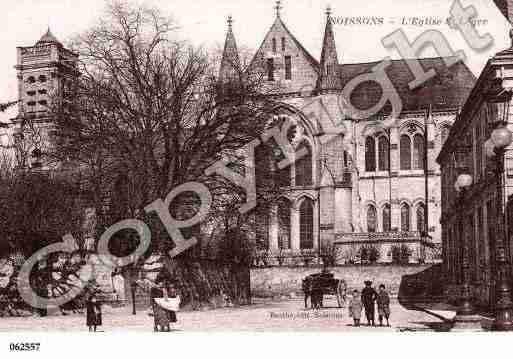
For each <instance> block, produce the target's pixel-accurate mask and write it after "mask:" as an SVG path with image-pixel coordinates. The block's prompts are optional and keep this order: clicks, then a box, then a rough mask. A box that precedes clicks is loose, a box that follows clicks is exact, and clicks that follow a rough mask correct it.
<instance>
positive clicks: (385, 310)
mask: <svg viewBox="0 0 513 359" xmlns="http://www.w3.org/2000/svg"><path fill="white" fill-rule="evenodd" d="M376 301H377V303H378V319H379V326H380V327H382V326H383V317H385V319H386V320H387V327H389V326H390V324H389V322H388V318H390V297H389V296H388V293H387V292H386V290H385V285H384V284H381V285H380V286H379V292H378V296H377V300H376Z"/></svg>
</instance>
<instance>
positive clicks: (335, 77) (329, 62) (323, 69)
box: [317, 7, 342, 93]
mask: <svg viewBox="0 0 513 359" xmlns="http://www.w3.org/2000/svg"><path fill="white" fill-rule="evenodd" d="M330 16H331V8H330V7H328V8H327V9H326V29H325V30H324V40H323V42H322V52H321V62H320V66H319V68H320V71H319V72H320V73H319V78H318V80H317V91H319V92H321V93H322V92H325V91H336V90H339V91H340V90H342V83H341V80H340V75H339V65H338V56H337V47H336V45H335V35H334V34H333V25H332V23H331V18H330Z"/></svg>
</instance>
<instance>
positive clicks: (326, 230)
mask: <svg viewBox="0 0 513 359" xmlns="http://www.w3.org/2000/svg"><path fill="white" fill-rule="evenodd" d="M228 27H229V28H228V32H227V36H226V42H225V46H224V54H223V60H222V63H221V69H220V77H223V76H229V71H230V66H229V64H230V63H231V64H234V63H239V58H238V52H237V46H236V39H235V35H234V31H233V29H232V21H231V18H230V19H229V26H228ZM320 45H321V46H322V52H321V53H322V54H321V59H320V61H318V60H317V59H315V58H314V57H313V56H312V55H310V53H309V52H308V51H307V50H306V49H305V48H304V47H303V45H301V43H300V42H299V41H298V40H297V39H296V38H295V37H294V35H293V34H292V32H291V31H290V30H289V29H288V28H287V26H286V24H285V22H284V21H283V19H282V16H281V13H280V7H279V3H278V6H277V11H276V18H275V20H274V23H273V24H272V26H271V28H270V30H269V31H268V33H267V35H266V36H265V38H264V40H263V42H262V44H261V46H260V48H259V49H258V50H257V52H256V54H255V56H254V58H253V60H252V63H251V65H250V67H251V66H253V65H255V64H257V63H258V64H259V67H260V69H261V71H263V73H262V76H264V77H265V81H267V83H268V84H269V86H275V87H276V88H278V89H279V90H278V91H277V92H276V94H275V96H276V97H277V98H278V99H279V101H280V103H281V107H280V113H281V115H280V116H283V117H284V118H287V119H289V120H290V121H291V122H292V123H294V125H296V126H297V127H298V128H299V129H300V130H299V131H297V134H296V136H295V138H294V140H293V143H294V145H295V146H296V149H302V150H306V152H305V153H306V155H305V156H303V157H301V159H299V160H298V161H296V162H295V163H294V164H292V165H291V166H290V167H288V169H286V170H285V172H284V173H285V174H284V176H285V177H286V184H285V186H284V194H283V199H282V200H280V201H279V203H278V204H277V205H276V206H275V208H274V210H273V211H270V212H269V214H268V216H266V218H260V219H259V220H260V230H259V231H257V232H258V234H257V244H258V248H259V257H260V258H263V261H264V262H265V264H277V263H279V264H300V263H305V261H309V260H314V261H315V260H316V259H318V258H321V257H323V258H328V257H330V258H331V262H332V263H336V264H344V263H360V262H401V263H423V262H433V261H437V260H440V259H441V256H440V254H441V250H440V243H441V227H440V223H439V221H440V215H441V203H440V200H441V194H440V168H439V165H438V164H437V163H436V157H437V155H438V153H439V151H440V149H441V147H442V145H443V143H444V141H445V139H446V138H447V136H448V133H449V129H450V127H451V125H452V123H453V121H454V119H455V118H456V115H457V113H458V110H459V107H460V106H461V105H462V104H463V103H464V101H465V99H466V98H467V96H468V94H469V92H470V91H471V89H472V87H473V85H474V83H475V77H474V75H473V74H472V73H471V71H470V70H469V69H468V68H467V66H466V65H465V64H464V63H463V62H456V63H455V64H453V65H451V66H447V65H446V64H447V63H448V62H449V61H447V59H446V58H425V59H418V61H419V62H420V64H421V66H422V67H423V68H424V69H425V70H426V71H427V70H429V69H434V70H435V71H436V74H437V75H436V76H435V77H433V78H432V79H430V80H429V81H427V82H426V83H424V84H422V85H421V86H419V87H417V88H414V89H413V90H410V88H409V87H408V84H409V82H410V81H413V79H414V76H413V74H412V72H411V71H410V70H409V66H408V61H405V60H391V61H390V63H389V64H388V66H387V67H386V69H385V71H386V74H387V76H388V78H389V80H390V81H391V83H392V84H393V86H394V88H395V90H396V91H397V93H398V94H399V96H400V99H401V102H402V111H401V113H400V115H398V116H394V117H393V118H392V116H391V115H390V111H389V110H387V106H384V107H383V109H381V110H379V111H377V112H376V114H374V115H371V116H369V117H368V118H363V119H355V118H352V117H351V115H350V114H349V115H348V112H347V111H346V109H345V106H344V102H343V101H341V94H342V93H343V89H344V88H345V87H346V86H348V84H350V83H351V81H352V80H353V79H355V78H356V77H357V76H360V75H362V74H366V73H370V72H371V71H372V69H373V68H374V67H375V66H377V65H379V62H373V63H354V64H346V63H343V62H342V63H339V58H338V52H337V47H336V45H335V35H334V31H333V24H332V22H331V21H330V12H329V11H328V12H327V18H326V28H325V33H324V40H323V43H322V44H320ZM385 91H386V90H385ZM382 97H383V90H381V88H380V87H379V84H377V83H374V82H371V81H364V82H362V83H361V84H359V85H358V86H356V87H354V89H353V91H352V93H351V96H350V100H351V105H352V106H354V107H356V108H358V109H367V108H370V107H373V106H376V105H377V104H378V103H380V101H382ZM283 218H285V220H284V221H283V220H282V219H283Z"/></svg>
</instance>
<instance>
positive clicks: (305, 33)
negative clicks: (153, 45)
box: [0, 0, 510, 119]
mask: <svg viewBox="0 0 513 359" xmlns="http://www.w3.org/2000/svg"><path fill="white" fill-rule="evenodd" d="M134 2H136V0H134ZM137 2H141V1H137ZM147 2H148V3H150V4H152V5H156V6H158V7H160V8H161V9H162V10H163V11H164V13H167V14H169V15H172V16H173V17H174V18H175V19H176V20H177V21H178V22H179V23H180V24H181V25H182V26H183V28H182V35H183V36H185V37H187V38H189V39H190V40H191V41H193V42H194V43H195V44H197V45H204V46H206V47H210V46H215V45H218V44H220V43H222V42H223V40H224V37H225V32H226V17H227V15H229V14H231V15H232V16H233V18H234V20H235V22H234V25H233V29H234V33H235V36H236V39H237V42H238V45H239V47H242V46H244V47H248V48H251V49H255V50H256V49H257V48H258V46H260V43H261V42H262V40H263V38H264V36H265V34H266V32H267V31H268V30H269V28H270V26H271V24H272V23H273V21H274V18H275V10H274V6H275V1H274V0H258V1H255V0H252V1H249V0H215V1H213V0H161V1H155V0H153V1H147ZM282 4H283V9H282V12H281V13H282V19H283V20H284V22H285V24H286V25H287V26H288V28H289V30H290V31H291V32H292V33H293V34H294V35H295V36H296V37H297V39H298V40H299V41H300V42H301V43H302V44H303V45H304V46H305V48H306V49H307V50H308V51H309V52H310V53H311V54H312V55H313V56H314V57H316V58H319V55H320V50H321V42H322V36H323V30H324V26H325V20H326V15H325V9H326V6H327V5H328V4H330V5H331V7H332V8H333V14H332V16H334V17H358V16H360V17H363V16H375V17H384V18H385V24H384V25H382V26H370V25H342V24H339V25H335V27H334V31H335V37H336V42H337V49H338V54H339V61H340V62H341V63H344V62H345V63H354V62H369V61H377V60H381V59H383V58H384V57H385V56H391V57H392V58H399V55H398V54H397V53H395V52H393V51H390V50H387V49H385V48H384V47H383V45H382V44H381V42H380V40H381V38H382V37H383V36H386V35H387V34H389V33H391V32H393V31H394V30H396V29H397V28H399V27H401V28H402V29H403V30H404V31H405V32H406V34H407V36H408V37H409V39H410V40H413V39H414V38H415V37H416V36H417V35H419V34H420V33H422V32H423V31H425V30H428V29H430V28H434V29H437V30H440V31H442V33H444V35H445V36H446V37H447V39H448V40H449V42H450V44H451V46H452V47H453V49H455V50H458V49H463V50H464V51H465V52H466V54H467V65H468V66H469V67H470V68H471V70H472V71H473V72H474V74H475V75H476V76H478V75H479V74H480V72H481V70H482V68H483V66H484V65H485V63H486V61H487V60H488V58H490V57H491V56H493V55H494V54H495V53H496V52H498V51H501V50H503V49H505V48H507V47H509V45H510V40H509V37H508V33H509V24H508V23H507V21H506V19H505V18H504V17H503V16H502V15H501V14H500V13H499V11H498V10H497V8H496V7H495V6H494V5H493V2H492V0H462V4H463V5H464V6H468V5H474V6H475V7H476V10H477V11H478V18H480V19H484V20H487V21H488V23H487V24H486V25H484V26H479V27H478V29H479V31H480V33H485V32H489V33H490V34H491V35H492V36H493V39H494V45H493V47H492V48H490V49H489V50H487V51H486V52H483V53H476V52H475V51H473V50H471V49H470V47H469V46H468V45H466V43H465V42H464V40H463V38H462V36H461V34H460V33H459V32H457V31H455V30H452V29H450V28H449V27H448V26H447V25H442V26H434V27H426V26H424V27H417V26H412V25H408V26H401V25H400V21H401V18H402V17H407V18H409V17H421V16H423V17H426V16H432V17H434V18H439V19H446V18H447V17H449V10H450V7H451V4H452V0H331V1H327V0H294V1H292V0H284V1H282ZM104 5H105V0H2V2H1V5H0V9H1V10H2V11H1V12H0V34H1V35H0V37H1V40H2V56H1V58H0V83H1V86H0V101H7V100H12V99H16V98H17V96H18V95H17V87H16V81H17V80H16V71H15V70H14V68H13V66H14V65H15V64H16V46H31V45H33V44H34V43H35V42H36V41H37V40H38V39H39V38H40V37H41V35H43V33H44V32H45V31H46V28H47V27H48V25H50V27H51V29H52V32H53V33H54V35H55V36H57V38H59V39H60V40H61V41H62V42H66V41H67V40H69V39H70V38H71V37H72V36H73V35H74V34H76V33H80V32H81V31H83V30H84V29H86V28H87V27H88V26H90V25H91V24H92V23H93V22H94V21H95V19H97V18H98V16H99V15H100V14H101V12H102V10H103V8H104ZM390 19H395V24H390V23H389V22H388V20H390ZM431 56H436V54H435V53H434V52H432V51H431V50H426V51H425V52H424V53H422V54H421V57H431ZM13 111H14V113H15V110H13ZM13 111H11V113H10V114H5V115H3V116H2V117H0V119H5V117H6V116H11V115H12V112H13Z"/></svg>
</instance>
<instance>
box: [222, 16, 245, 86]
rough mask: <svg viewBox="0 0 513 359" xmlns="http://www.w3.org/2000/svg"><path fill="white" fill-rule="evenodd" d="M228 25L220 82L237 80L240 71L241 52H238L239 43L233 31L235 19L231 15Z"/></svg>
mask: <svg viewBox="0 0 513 359" xmlns="http://www.w3.org/2000/svg"><path fill="white" fill-rule="evenodd" d="M227 23H228V31H227V33H226V41H225V43H224V51H223V57H222V59H221V68H220V70H219V80H220V81H222V82H225V81H227V80H230V79H232V80H233V79H235V78H237V77H238V76H239V70H240V61H239V52H238V51H237V43H236V42H235V36H234V35H233V31H232V24H233V18H232V16H231V15H230V16H228V20H227Z"/></svg>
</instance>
